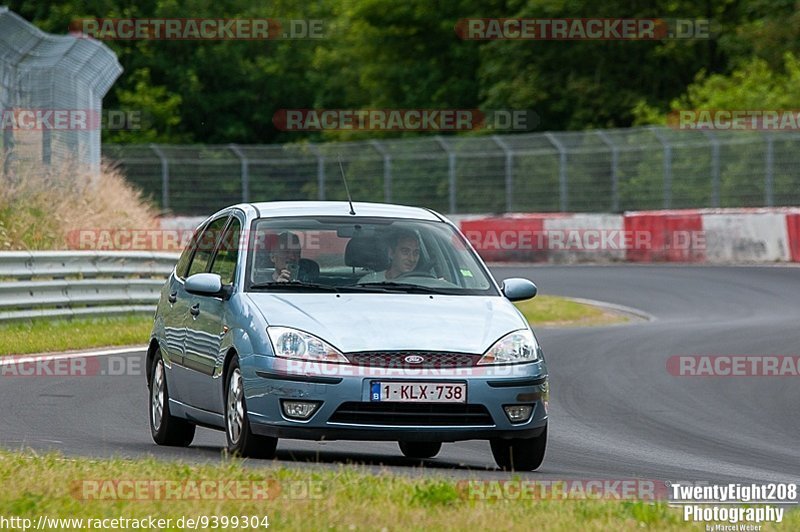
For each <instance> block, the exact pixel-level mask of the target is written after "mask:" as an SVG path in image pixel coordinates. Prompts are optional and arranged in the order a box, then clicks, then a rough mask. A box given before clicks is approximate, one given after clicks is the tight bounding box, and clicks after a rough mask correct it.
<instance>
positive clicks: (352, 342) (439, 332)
mask: <svg viewBox="0 0 800 532" xmlns="http://www.w3.org/2000/svg"><path fill="white" fill-rule="evenodd" d="M247 295H248V297H249V298H250V300H251V301H252V303H253V304H254V305H255V306H256V307H257V308H258V310H259V311H260V312H261V313H262V314H263V315H264V318H265V319H266V321H267V323H268V324H269V325H273V326H284V327H294V328H296V329H301V330H303V331H306V332H309V333H311V334H313V335H315V336H318V337H319V338H321V339H323V340H325V341H326V342H328V343H329V344H331V345H333V346H334V347H336V348H337V349H339V350H340V351H342V352H344V353H352V352H359V351H378V350H380V351H394V350H414V351H417V350H419V351H451V352H460V353H471V354H482V353H484V352H485V351H486V350H487V349H489V348H490V347H491V346H492V345H493V344H494V342H496V341H497V340H498V339H499V338H501V337H502V336H504V335H505V334H507V333H509V332H511V331H515V330H519V329H521V328H524V327H526V326H527V324H526V323H525V321H524V319H523V318H522V317H521V315H520V314H519V313H518V311H517V310H516V308H515V307H514V306H513V305H512V304H511V303H510V302H509V301H508V300H507V299H505V298H504V297H500V296H441V295H434V296H428V295H418V294H339V295H338V297H337V295H336V294H266V293H249V294H247Z"/></svg>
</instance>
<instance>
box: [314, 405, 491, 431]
mask: <svg viewBox="0 0 800 532" xmlns="http://www.w3.org/2000/svg"><path fill="white" fill-rule="evenodd" d="M328 421H329V422H331V423H347V424H351V425H391V426H400V427H402V426H411V425H423V426H441V427H447V426H493V425H494V422H493V421H492V416H491V415H489V412H488V410H486V407H485V406H483V405H474V404H472V405H471V404H440V403H390V402H375V403H359V402H348V403H342V405H341V406H340V407H339V408H338V409H336V412H334V413H333V415H332V416H331V417H330V419H329V420H328Z"/></svg>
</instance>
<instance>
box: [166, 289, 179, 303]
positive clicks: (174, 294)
mask: <svg viewBox="0 0 800 532" xmlns="http://www.w3.org/2000/svg"><path fill="white" fill-rule="evenodd" d="M177 300H178V292H172V293H171V294H170V295H169V297H168V298H167V301H169V302H170V303H175V302H176V301H177Z"/></svg>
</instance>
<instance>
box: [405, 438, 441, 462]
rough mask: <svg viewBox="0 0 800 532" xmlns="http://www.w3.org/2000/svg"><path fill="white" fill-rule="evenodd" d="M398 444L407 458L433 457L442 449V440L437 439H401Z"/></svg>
mask: <svg viewBox="0 0 800 532" xmlns="http://www.w3.org/2000/svg"><path fill="white" fill-rule="evenodd" d="M398 444H399V445H400V450H401V451H402V452H403V455H405V456H407V457H408V458H417V459H424V458H433V457H434V456H436V455H437V454H439V451H441V450H442V442H439V441H433V442H430V441H401V442H398Z"/></svg>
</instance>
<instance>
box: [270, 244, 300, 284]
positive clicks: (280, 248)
mask: <svg viewBox="0 0 800 532" xmlns="http://www.w3.org/2000/svg"><path fill="white" fill-rule="evenodd" d="M269 258H270V260H272V263H273V264H274V265H275V272H274V273H273V274H272V280H273V281H275V282H278V283H288V282H289V281H296V280H298V277H299V274H300V238H299V237H298V236H297V235H296V234H294V233H291V232H289V231H285V232H283V233H281V234H280V235H278V243H277V246H276V248H275V249H273V250H272V252H271V253H270V255H269Z"/></svg>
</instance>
